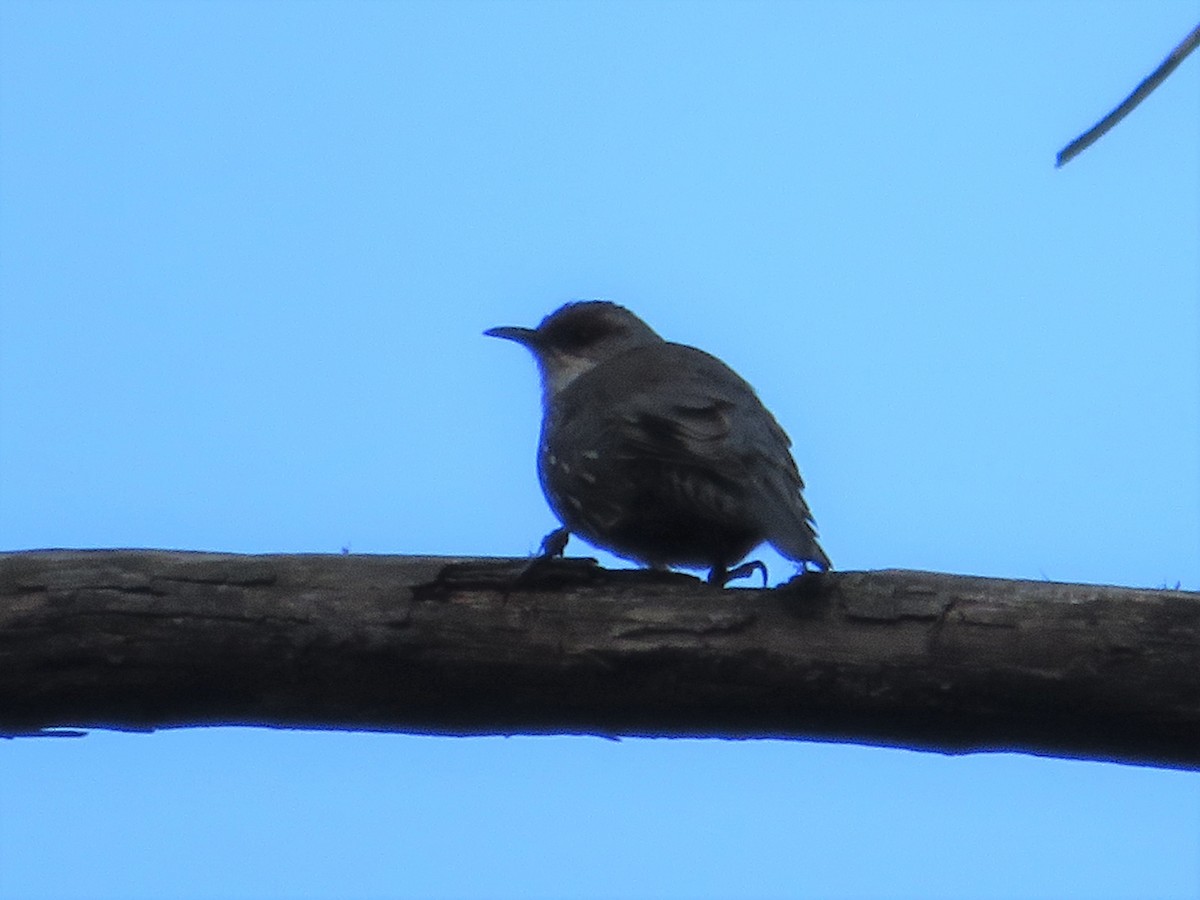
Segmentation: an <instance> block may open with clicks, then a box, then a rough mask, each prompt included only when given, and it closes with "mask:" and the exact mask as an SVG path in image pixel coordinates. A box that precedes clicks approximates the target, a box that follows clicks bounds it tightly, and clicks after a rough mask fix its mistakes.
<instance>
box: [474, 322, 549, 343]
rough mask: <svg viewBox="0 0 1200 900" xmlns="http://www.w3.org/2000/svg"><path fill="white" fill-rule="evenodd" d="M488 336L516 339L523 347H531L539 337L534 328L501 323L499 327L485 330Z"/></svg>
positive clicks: (508, 339)
mask: <svg viewBox="0 0 1200 900" xmlns="http://www.w3.org/2000/svg"><path fill="white" fill-rule="evenodd" d="M484 334H486V335H487V336H488V337H498V338H504V339H505V340H506V341H516V342H517V343H518V344H520V345H521V346H523V347H531V346H533V344H534V341H535V339H536V338H537V332H536V331H535V330H534V329H532V328H521V327H520V326H518V325H501V326H500V327H499V328H489V329H488V330H487V331H485V332H484Z"/></svg>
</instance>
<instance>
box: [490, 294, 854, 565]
mask: <svg viewBox="0 0 1200 900" xmlns="http://www.w3.org/2000/svg"><path fill="white" fill-rule="evenodd" d="M484 333H485V334H487V335H490V336H492V337H499V338H506V339H508V340H511V341H516V342H517V343H518V344H521V345H522V346H524V347H526V348H527V349H528V350H529V351H530V352H531V353H532V354H533V356H534V358H535V359H536V360H537V364H538V369H539V372H540V374H541V380H542V433H541V440H540V442H539V446H538V476H539V478H540V480H541V484H542V490H543V492H544V493H545V495H546V499H547V501H548V502H549V503H550V507H551V508H552V509H553V510H554V514H555V515H556V516H557V517H558V518H559V520H560V521H561V522H562V524H563V528H560V529H558V530H556V531H554V532H552V533H551V534H549V535H547V537H546V539H545V540H544V541H543V544H542V549H543V555H547V556H554V555H558V554H560V553H562V551H563V549H564V548H565V546H566V543H567V539H568V537H569V535H570V534H577V535H579V536H580V537H582V538H584V539H585V540H586V541H588V542H589V543H591V544H594V545H596V546H597V547H602V548H604V549H606V550H610V551H612V552H613V553H615V554H616V555H618V556H622V557H625V558H626V559H631V560H635V561H637V562H639V563H642V564H645V565H648V566H653V567H655V568H665V567H667V566H683V567H685V568H689V567H690V568H707V569H708V570H709V577H708V580H709V581H710V582H711V583H713V584H719V585H724V584H726V583H727V582H728V581H730V580H731V579H733V578H737V577H741V576H744V575H747V574H749V573H751V572H753V571H754V570H756V569H758V570H761V571H762V572H763V576H764V580H765V576H766V569H765V567H764V566H763V564H762V563H761V562H751V563H747V564H744V565H741V566H736V568H731V567H734V566H735V565H736V564H737V563H738V562H739V561H741V560H743V559H744V558H745V557H746V555H747V554H748V553H749V552H750V551H751V550H753V549H754V548H755V547H757V546H758V545H760V544H762V543H763V542H768V543H770V544H771V545H772V546H773V547H775V549H776V550H778V551H779V552H780V553H781V554H783V555H784V556H786V557H787V558H788V559H791V560H794V561H796V562H799V563H801V564H802V566H803V567H804V568H805V569H806V570H807V568H808V566H809V565H812V566H814V567H816V568H818V569H822V570H823V569H828V568H829V567H830V562H829V557H827V556H826V555H825V551H823V550H822V549H821V547H820V546H819V545H818V544H817V535H816V531H815V530H814V528H813V519H812V516H811V514H810V513H809V510H808V505H807V504H806V503H805V502H804V498H803V496H802V495H801V491H802V489H803V488H804V482H803V480H802V479H801V477H800V472H799V470H798V469H797V468H796V463H795V461H794V460H793V459H792V455H791V452H790V450H789V448H790V446H791V441H790V440H789V439H788V436H787V435H786V434H785V433H784V431H783V429H782V428H780V427H779V423H778V422H776V421H775V417H774V416H772V415H771V413H770V412H768V411H767V408H766V407H765V406H763V404H762V401H760V400H759V399H758V395H757V394H755V393H754V389H753V388H752V387H750V385H749V384H747V383H746V382H745V381H744V380H743V379H742V378H741V377H740V376H739V375H738V374H737V373H736V372H734V371H733V370H732V369H731V368H729V366H727V365H725V363H723V362H721V360H719V359H717V358H716V357H715V356H711V355H710V354H708V353H705V352H704V351H703V350H697V349H696V348H695V347H688V346H686V345H684V344H674V343H671V342H669V341H665V340H663V339H662V338H661V337H659V336H658V334H656V333H655V332H654V331H653V330H652V329H651V328H650V326H648V325H647V324H646V323H645V322H643V321H642V320H641V319H639V318H638V317H637V316H635V315H634V314H633V313H631V312H630V311H629V310H627V309H625V308H624V307H621V306H617V305H616V304H615V303H607V302H599V301H596V302H582V303H568V304H567V305H566V306H563V307H561V308H560V309H558V310H557V311H555V312H554V313H552V314H551V315H549V316H547V317H546V318H545V319H543V320H542V322H541V324H540V325H538V327H537V328H520V327H515V326H504V327H500V328H492V329H490V330H488V331H486V332H484Z"/></svg>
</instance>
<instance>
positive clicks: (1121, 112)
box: [1054, 25, 1200, 167]
mask: <svg viewBox="0 0 1200 900" xmlns="http://www.w3.org/2000/svg"><path fill="white" fill-rule="evenodd" d="M1197 45H1200V25H1197V26H1196V27H1195V28H1194V29H1193V30H1192V33H1191V34H1189V35H1188V36H1187V37H1185V38H1184V39H1183V41H1182V42H1181V43H1180V44H1179V46H1178V47H1176V48H1175V49H1174V50H1172V51H1171V52H1170V53H1169V54H1167V58H1166V59H1164V60H1163V61H1162V62H1161V63H1160V64H1159V66H1158V68H1157V69H1155V70H1154V71H1153V72H1151V73H1150V74H1149V75H1148V76H1147V77H1146V79H1145V80H1144V81H1143V82H1142V83H1141V84H1139V85H1138V86H1137V87H1136V88H1135V89H1134V91H1133V93H1132V94H1130V95H1129V96H1128V97H1126V98H1125V99H1124V100H1122V101H1121V104H1120V105H1119V106H1118V107H1117V108H1116V109H1114V110H1113V111H1112V112H1110V113H1109V114H1108V115H1107V116H1105V117H1104V118H1103V119H1101V120H1100V121H1099V122H1097V123H1096V124H1095V125H1094V126H1092V128H1091V129H1089V130H1088V131H1086V132H1084V133H1083V134H1081V135H1080V136H1079V137H1077V138H1075V140H1073V141H1071V143H1069V144H1067V146H1066V147H1064V148H1063V149H1062V150H1060V151H1059V153H1058V159H1057V161H1056V162H1055V164H1054V165H1055V167H1062V166H1064V165H1066V164H1067V163H1069V162H1070V161H1071V160H1073V159H1074V158H1075V157H1076V156H1078V155H1079V154H1080V153H1082V152H1083V151H1084V150H1086V149H1087V148H1088V147H1090V146H1092V144H1094V143H1096V141H1098V140H1100V138H1102V137H1104V135H1106V134H1107V133H1108V132H1109V131H1111V130H1112V128H1113V126H1114V125H1116V124H1117V123H1118V122H1120V121H1121V120H1122V119H1123V118H1125V117H1126V116H1127V115H1129V114H1130V113H1131V112H1133V110H1134V108H1135V107H1136V106H1137V105H1138V104H1139V103H1141V102H1142V101H1143V100H1145V99H1146V98H1147V97H1149V96H1150V92H1151V91H1153V90H1154V89H1155V88H1156V87H1158V86H1159V85H1160V84H1162V83H1163V82H1164V81H1166V79H1167V76H1168V75H1170V74H1171V73H1172V72H1174V71H1175V69H1176V68H1177V67H1178V66H1179V64H1180V63H1181V62H1183V61H1184V59H1186V58H1187V55H1188V54H1189V53H1191V52H1192V51H1193V50H1195V49H1196V47H1197Z"/></svg>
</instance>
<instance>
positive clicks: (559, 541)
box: [538, 528, 571, 559]
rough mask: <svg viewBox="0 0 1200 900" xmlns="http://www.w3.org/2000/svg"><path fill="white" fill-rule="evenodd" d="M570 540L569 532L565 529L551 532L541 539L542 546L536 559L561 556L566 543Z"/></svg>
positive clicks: (556, 529)
mask: <svg viewBox="0 0 1200 900" xmlns="http://www.w3.org/2000/svg"><path fill="white" fill-rule="evenodd" d="M570 539H571V532H569V531H568V530H567V529H565V528H555V529H554V530H553V531H552V532H550V533H549V534H548V535H546V536H545V537H544V538H542V546H541V547H540V548H539V550H538V558H546V559H548V558H550V557H552V556H562V555H563V551H565V550H566V549H567V541H569V540H570Z"/></svg>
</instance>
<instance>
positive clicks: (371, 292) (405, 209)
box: [0, 0, 1200, 900]
mask: <svg viewBox="0 0 1200 900" xmlns="http://www.w3.org/2000/svg"><path fill="white" fill-rule="evenodd" d="M1198 20H1200V7H1198V6H1197V4H1196V3H1194V2H1187V3H1161V2H1143V3H1136V4H1135V3H1045V4H1040V3H1020V4H1016V3H983V2H979V3H916V2H914V3H905V4H899V3H897V4H883V3H869V4H868V3H832V4H825V3H800V2H796V3H786V4H785V3H779V4H773V3H707V4H687V3H667V4H651V3H647V4H620V3H606V4H586V3H549V4H543V3H521V4H516V3H509V4H502V3H454V4H449V3H446V4H442V3H430V4H422V3H404V4H402V3H323V2H308V3H286V4H285V3H221V2H205V3H187V2H176V3H128V2H109V3H41V2H39V3H27V2H15V0H6V2H4V3H3V4H2V5H0V548H3V549H23V548H34V547H162V548H185V549H195V550H218V551H233V552H256V553H257V552H264V553H275V552H280V553H291V552H332V553H336V552H339V551H340V550H341V549H342V548H343V547H346V548H349V549H350V550H351V551H352V552H356V553H434V554H480V555H521V554H526V553H529V552H531V551H532V550H534V549H535V548H536V546H537V542H538V539H539V538H540V537H541V536H542V535H543V534H544V533H545V532H546V531H547V530H549V529H550V527H551V526H552V525H553V524H554V522H553V520H552V518H551V515H550V513H549V511H548V509H547V507H546V505H545V502H544V501H543V499H542V497H541V495H540V492H539V489H538V486H537V481H536V476H535V474H534V462H533V453H534V444H535V439H536V430H537V422H538V415H539V411H538V392H537V386H536V381H535V374H534V369H533V366H532V364H531V362H530V360H529V359H528V358H527V357H526V356H525V355H524V354H523V353H521V352H520V350H519V349H518V348H516V347H514V346H512V345H509V344H505V343H502V342H500V341H494V340H490V339H487V338H484V337H482V336H481V334H480V333H481V332H482V331H483V330H484V329H485V328H487V327H489V326H493V325H498V324H534V323H536V322H537V321H538V320H539V319H540V318H541V317H542V316H543V315H544V314H545V313H547V312H549V311H550V310H552V309H553V308H555V307H556V306H558V305H559V304H561V303H562V302H564V301H566V300H570V299H582V298H606V299H610V300H614V301H617V302H620V303H623V304H625V305H628V306H629V307H631V308H632V309H634V310H635V311H636V312H638V313H639V314H640V315H641V316H643V317H644V318H645V319H646V320H647V321H648V322H650V323H651V324H652V325H653V326H654V327H655V328H657V329H658V330H659V331H660V332H661V333H662V334H664V335H665V336H667V337H669V338H671V339H674V340H679V341H683V342H686V343H691V344H696V345H699V346H702V347H704V348H705V349H708V350H710V351H712V352H714V353H716V354H717V355H719V356H721V357H722V358H724V359H725V360H726V361H727V362H729V363H730V364H731V365H733V366H734V367H735V368H736V369H738V370H739V371H740V372H741V373H742V374H743V375H744V376H746V377H747V379H749V380H750V381H751V382H752V383H753V384H754V385H756V387H757V388H758V390H759V393H760V394H761V396H762V397H763V398H764V400H765V401H766V402H767V404H768V406H770V407H771V408H772V409H773V411H774V412H775V414H776V416H777V417H778V418H779V420H780V421H781V422H782V423H783V425H784V427H785V428H786V429H787V430H788V431H789V432H790V434H791V435H792V437H793V439H794V441H795V444H796V455H797V458H798V460H799V463H800V466H801V468H802V470H803V471H804V474H805V476H806V479H807V481H808V483H809V490H808V498H809V501H810V503H811V505H812V508H813V511H814V513H815V515H816V517H817V520H818V524H819V526H820V530H821V535H822V541H823V543H824V546H825V547H826V549H827V550H828V551H829V553H830V555H831V556H832V557H833V560H834V562H835V564H837V566H838V567H839V568H842V569H858V568H888V567H903V568H926V569H935V570H940V571H948V572H961V573H970V574H984V575H993V576H1000V577H1009V578H1034V579H1042V578H1048V579H1054V580H1062V581H1084V582H1104V583H1115V584H1124V585H1135V586H1150V587H1157V586H1162V585H1171V586H1173V585H1175V584H1176V583H1180V584H1182V586H1183V587H1185V588H1189V589H1192V590H1196V589H1200V311H1198V310H1200V58H1193V59H1190V60H1188V61H1187V63H1185V64H1184V66H1183V67H1181V68H1180V69H1179V70H1178V71H1177V72H1176V74H1175V75H1174V76H1172V78H1171V79H1169V80H1168V81H1167V83H1166V84H1165V85H1164V86H1163V87H1162V88H1160V89H1159V91H1158V92H1157V93H1156V94H1155V95H1153V96H1152V97H1151V98H1150V99H1149V100H1148V101H1147V102H1146V103H1145V104H1143V106H1142V107H1141V108H1140V109H1138V110H1137V111H1136V112H1135V113H1134V114H1133V115H1132V116H1131V117H1130V118H1128V119H1126V120H1125V122H1123V123H1122V124H1121V125H1120V126H1118V127H1117V129H1116V130H1115V131H1113V132H1112V133H1110V134H1109V135H1108V136H1107V137H1106V138H1104V139H1103V140H1102V141H1101V142H1100V143H1099V144H1097V145H1096V146H1095V147H1093V148H1092V149H1090V150H1088V151H1087V152H1086V153H1085V154H1084V155H1083V156H1082V157H1080V158H1079V159H1077V160H1075V161H1074V162H1072V163H1071V164H1070V165H1068V166H1067V167H1066V168H1064V169H1062V170H1055V169H1054V166H1053V161H1054V154H1055V153H1056V151H1057V150H1059V149H1060V148H1061V147H1062V146H1063V145H1064V144H1065V143H1066V142H1067V141H1069V140H1070V139H1071V138H1073V137H1074V136H1075V135H1077V134H1078V133H1080V132H1081V131H1083V130H1084V129H1086V128H1087V127H1088V126H1090V125H1091V124H1092V123H1093V122H1094V121H1095V120H1096V119H1098V118H1099V117H1100V116H1101V115H1103V114H1104V113H1105V112H1106V111H1107V110H1108V109H1109V108H1111V107H1112V106H1113V105H1114V104H1115V103H1116V102H1117V101H1118V100H1120V99H1121V98H1122V97H1123V96H1124V95H1125V94H1126V93H1127V92H1128V91H1129V90H1131V89H1132V88H1133V86H1134V85H1135V84H1136V83H1137V82H1138V81H1139V80H1140V79H1141V78H1142V77H1144V76H1145V75H1146V74H1147V73H1148V72H1149V70H1150V69H1151V68H1153V66H1154V65H1156V64H1157V63H1158V62H1159V60H1160V59H1162V57H1163V56H1164V55H1165V54H1166V53H1167V51H1168V50H1169V49H1170V48H1171V47H1172V46H1174V45H1175V43H1176V42H1177V41H1179V40H1180V39H1181V38H1182V37H1183V36H1184V35H1185V34H1186V33H1187V32H1188V31H1189V30H1190V29H1191V28H1192V27H1193V26H1194V25H1195V24H1196V22H1197V21H1198ZM571 550H572V552H586V547H584V546H583V545H580V544H572V548H571ZM768 560H769V561H770V562H771V566H772V575H773V577H774V578H775V579H782V578H786V577H788V576H789V575H790V574H791V569H790V567H789V566H788V565H787V564H786V563H784V562H783V561H781V560H779V559H778V558H777V557H768ZM609 561H610V562H611V560H609ZM0 896H3V897H5V898H22V900H23V898H51V897H53V898H71V897H111V898H152V897H153V898H159V897H196V898H200V897H611V896H629V897H702V896H712V897H717V896H742V897H750V896H754V897H773V896H776V897H831V898H833V897H839V898H840V897H844V898H864V897H867V898H869V897H912V898H924V897H946V898H951V897H953V898H968V900H969V898H1009V897H1022V898H1033V897H1047V898H1049V897H1055V898H1063V897H1078V898H1089V900H1090V898H1096V897H1110V898H1115V897H1154V898H1185V897H1187V898H1195V897H1198V896H1200V774H1197V773H1182V772H1173V771H1160V770H1153V769H1141V768H1137V767H1130V766H1116V765H1109V764H1100V763H1081V762H1069V761H1062V760H1049V759H1037V758H1033V757H1026V756H1018V755H992V756H975V757H968V758H945V757H941V756H937V755H933V754H920V753H912V752H903V751H895V750H882V749H875V748H865V747H855V746H836V745H823V744H813V743H802V742H794V743H779V742H747V743H723V742H717V741H622V742H610V741H605V740H600V739H593V738H568V737H561V738H549V737H547V738H511V739H501V738H495V739H472V740H464V739H436V738H418V737H407V736H398V735H361V734H335V733H298V732H270V731H262V730H252V729H244V730H242V729H236V730H235V729H228V730H193V731H179V732H171V733H162V734H154V735H122V734H112V733H94V734H92V735H90V736H89V737H87V738H85V739H81V740H19V741H8V742H0Z"/></svg>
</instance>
